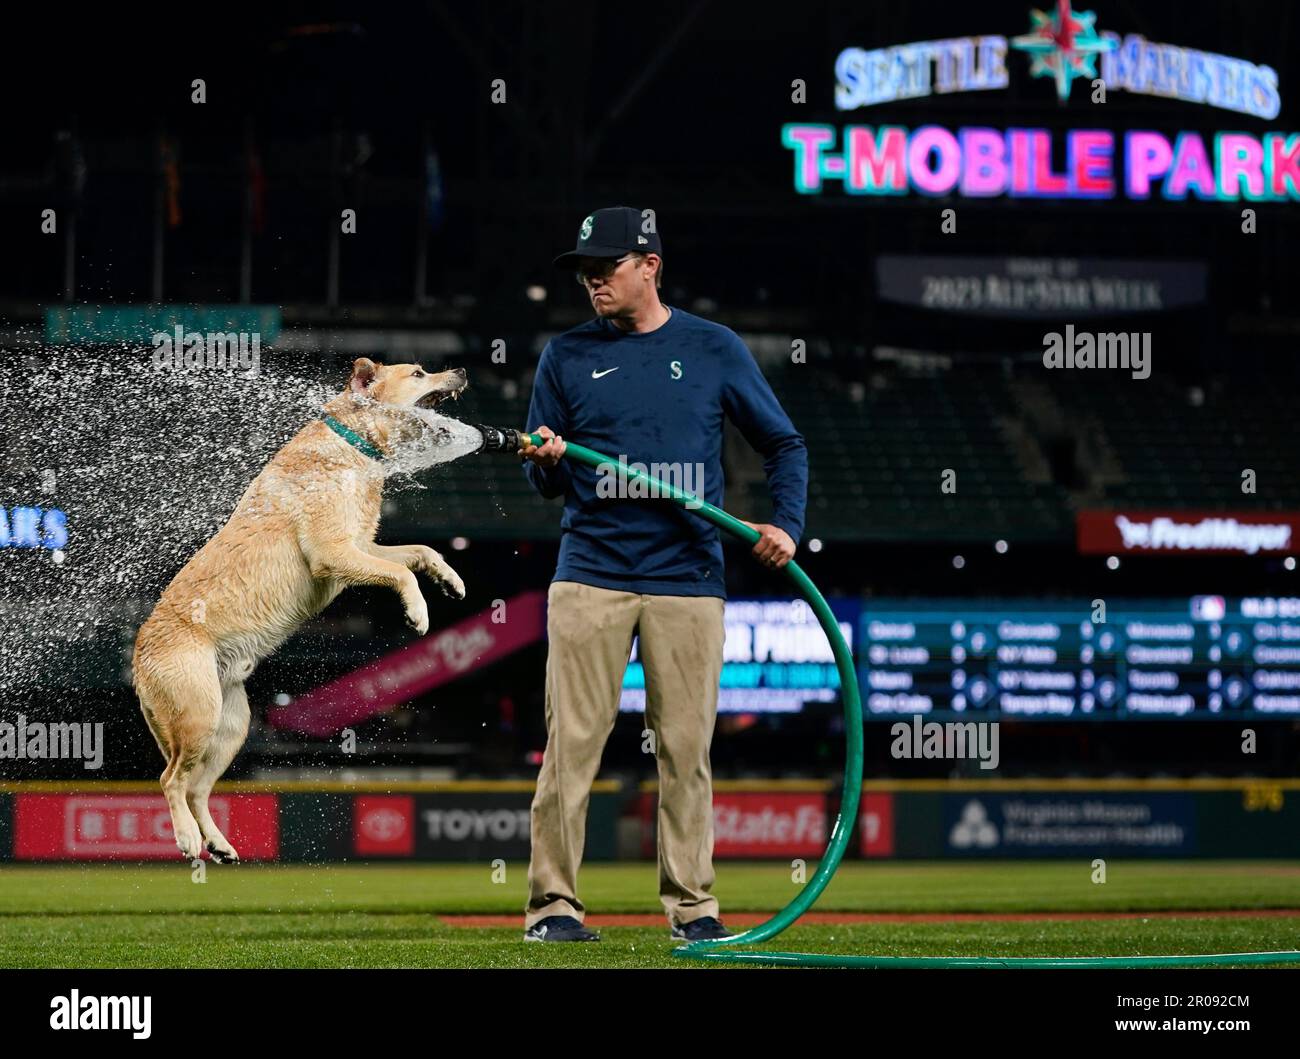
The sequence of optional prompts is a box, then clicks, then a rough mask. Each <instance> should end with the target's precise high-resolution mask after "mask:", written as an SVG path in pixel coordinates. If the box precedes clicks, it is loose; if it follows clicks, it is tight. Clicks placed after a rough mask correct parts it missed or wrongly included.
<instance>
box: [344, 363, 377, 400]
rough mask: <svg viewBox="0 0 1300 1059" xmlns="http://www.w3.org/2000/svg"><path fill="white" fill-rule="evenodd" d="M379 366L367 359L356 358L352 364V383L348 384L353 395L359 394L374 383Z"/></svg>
mask: <svg viewBox="0 0 1300 1059" xmlns="http://www.w3.org/2000/svg"><path fill="white" fill-rule="evenodd" d="M378 370H379V365H378V364H376V363H375V362H374V361H373V360H371V359H370V358H369V357H358V358H357V359H356V360H355V361H353V362H352V381H351V383H350V384H349V385H350V386H351V387H352V390H353V392H354V393H360V392H361V391H362V390H364V389H365V388H366V387H367V386H369V385H370V384H371V383H372V382H374V381H375V372H376V371H378Z"/></svg>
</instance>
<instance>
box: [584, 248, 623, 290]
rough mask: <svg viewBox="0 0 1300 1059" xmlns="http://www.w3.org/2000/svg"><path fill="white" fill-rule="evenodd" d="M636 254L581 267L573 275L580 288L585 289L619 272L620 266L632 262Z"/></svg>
mask: <svg viewBox="0 0 1300 1059" xmlns="http://www.w3.org/2000/svg"><path fill="white" fill-rule="evenodd" d="M635 256H636V255H635V254H624V255H623V256H622V257H620V258H618V259H617V260H616V261H596V262H593V263H590V264H586V265H580V266H579V267H578V271H577V272H575V273H574V274H573V276H574V278H575V279H576V280H577V281H578V286H580V287H585V286H587V285H588V284H590V283H593V282H597V281H600V280H607V279H609V277H610V276H612V275H613V274H614V273H615V271H617V269H618V266H619V265H621V264H622V263H623V262H624V261H631V260H632V258H633V257H635Z"/></svg>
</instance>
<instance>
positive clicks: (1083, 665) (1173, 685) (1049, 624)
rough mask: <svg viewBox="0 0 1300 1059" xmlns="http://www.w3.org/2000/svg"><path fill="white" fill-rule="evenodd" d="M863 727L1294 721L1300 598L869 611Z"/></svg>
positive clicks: (878, 606)
mask: <svg viewBox="0 0 1300 1059" xmlns="http://www.w3.org/2000/svg"><path fill="white" fill-rule="evenodd" d="M857 657H858V679H859V682H860V684H861V686H862V697H863V709H864V714H865V716H866V717H867V718H878V719H883V718H887V717H898V716H910V715H912V714H915V713H922V714H928V715H939V716H947V717H950V718H951V717H956V716H963V717H971V716H972V715H974V716H976V717H987V718H990V719H995V720H996V719H999V718H1005V719H1016V720H1021V719H1027V720H1034V719H1043V720H1064V719H1069V720H1081V719H1133V718H1137V719H1142V720H1148V719H1158V718H1190V719H1224V718H1266V717H1285V716H1288V715H1289V716H1300V598H1274V597H1266V598H1244V599H1232V600H1229V599H1225V598H1224V597H1223V596H1192V597H1190V598H1182V599H1155V600H1119V599H1116V600H1111V601H1107V600H1082V599H1081V600H1074V601H1067V600H1047V601H1042V600H1011V599H1000V600H983V601H971V600H937V599H936V600H926V601H924V602H902V601H891V600H872V601H869V602H867V603H865V604H864V605H863V610H862V614H861V617H860V636H859V648H858V652H857Z"/></svg>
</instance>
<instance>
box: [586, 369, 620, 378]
mask: <svg viewBox="0 0 1300 1059" xmlns="http://www.w3.org/2000/svg"><path fill="white" fill-rule="evenodd" d="M611 371H618V368H606V369H605V370H604V371H597V370H596V369H595V368H592V369H591V377H592V378H593V379H603V378H604V377H605V376H606V375H608V374H609V373H610V372H611Z"/></svg>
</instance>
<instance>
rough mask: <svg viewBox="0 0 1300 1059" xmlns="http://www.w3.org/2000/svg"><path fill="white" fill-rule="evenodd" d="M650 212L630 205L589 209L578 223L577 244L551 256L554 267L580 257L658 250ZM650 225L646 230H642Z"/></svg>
mask: <svg viewBox="0 0 1300 1059" xmlns="http://www.w3.org/2000/svg"><path fill="white" fill-rule="evenodd" d="M653 216H654V215H653V214H652V213H651V212H650V211H649V210H646V211H645V215H644V216H643V215H642V211H641V210H638V209H634V208H633V207H631V206H609V207H607V208H606V209H603V210H597V211H596V212H595V213H589V214H588V215H587V216H586V217H584V218H583V219H582V224H581V225H579V227H578V245H577V246H575V247H574V248H573V249H572V250H570V251H569V252H568V253H567V254H561V255H560V256H559V257H557V258H556V259H555V264H556V266H557V267H558V268H574V267H576V266H577V264H578V259H579V258H582V257H610V258H613V257H622V256H623V255H624V254H628V253H632V252H634V251H635V252H637V253H641V254H658V255H659V256H660V257H663V254H664V250H663V243H662V242H661V241H660V239H659V232H658V230H657V227H656V225H655V223H654V222H653V220H652V219H651V218H653ZM647 228H650V229H651V230H650V231H646V229H647Z"/></svg>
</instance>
